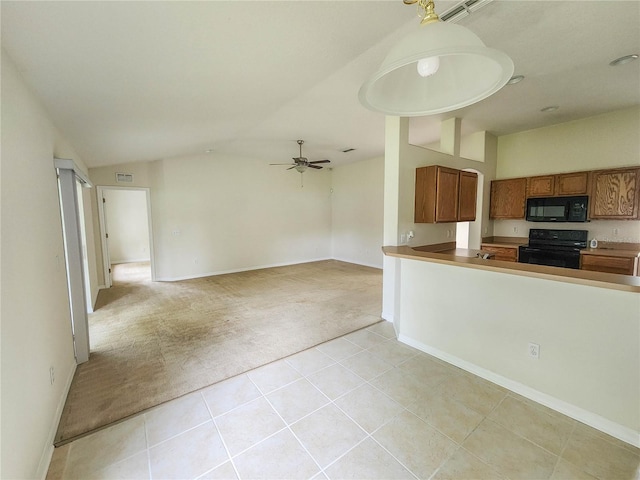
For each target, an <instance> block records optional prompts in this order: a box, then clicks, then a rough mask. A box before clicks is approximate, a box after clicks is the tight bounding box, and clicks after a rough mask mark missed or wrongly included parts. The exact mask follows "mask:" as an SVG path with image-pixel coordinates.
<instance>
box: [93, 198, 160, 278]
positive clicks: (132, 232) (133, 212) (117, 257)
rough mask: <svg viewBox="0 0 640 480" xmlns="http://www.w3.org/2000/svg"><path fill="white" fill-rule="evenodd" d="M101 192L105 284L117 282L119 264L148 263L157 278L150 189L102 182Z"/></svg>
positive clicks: (99, 201) (100, 208) (100, 206)
mask: <svg viewBox="0 0 640 480" xmlns="http://www.w3.org/2000/svg"><path fill="white" fill-rule="evenodd" d="M97 193H98V214H99V220H100V236H101V238H102V258H103V269H104V284H105V287H107V288H109V287H111V286H112V285H113V270H114V268H113V267H114V265H117V264H127V263H131V264H133V263H136V264H140V265H141V266H142V267H141V268H144V266H145V265H146V266H147V268H148V276H149V279H150V280H151V281H153V280H155V268H154V259H153V229H152V225H151V202H150V192H149V189H148V188H136V187H106V186H99V187H97ZM139 271H140V270H139V269H138V272H139ZM138 274H139V273H138Z"/></svg>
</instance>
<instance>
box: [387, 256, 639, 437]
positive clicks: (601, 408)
mask: <svg viewBox="0 0 640 480" xmlns="http://www.w3.org/2000/svg"><path fill="white" fill-rule="evenodd" d="M383 252H384V254H385V258H389V259H393V260H395V261H396V262H397V263H396V275H397V277H396V278H397V282H398V284H399V285H400V287H401V288H400V290H399V292H398V294H397V297H396V302H395V309H394V311H393V318H394V324H395V328H396V331H397V333H398V339H399V340H400V341H402V342H403V343H406V344H407V345H410V346H413V347H415V348H417V349H419V350H421V351H423V352H425V353H427V354H429V355H432V356H434V357H436V358H439V359H441V360H443V361H446V362H448V363H450V364H452V365H455V366H458V367H460V368H462V369H464V370H466V371H469V372H471V373H473V374H475V375H478V376H480V377H482V378H485V379H487V380H489V381H492V382H494V383H496V384H498V385H500V386H502V387H504V388H507V389H509V390H511V391H514V392H516V393H518V394H520V395H523V396H525V397H527V398H530V399H532V400H534V401H536V402H538V403H540V404H543V405H545V406H547V407H549V408H552V409H554V410H556V411H559V412H561V413H563V414H565V415H567V416H570V417H572V418H574V419H576V420H579V421H581V422H583V423H586V424H588V425H590V426H592V427H594V428H597V429H599V430H601V431H603V432H605V433H608V434H609V435H612V436H614V437H616V438H619V439H621V440H623V441H625V442H627V443H630V444H632V445H635V446H640V411H638V404H640V367H639V366H640V295H639V293H640V278H639V277H636V276H630V275H619V274H610V273H602V272H590V271H585V270H576V269H566V268H559V267H548V266H541V265H530V264H522V263H516V262H509V261H501V260H484V259H482V258H478V257H477V256H476V255H477V253H479V252H482V251H481V250H473V249H471V250H467V249H454V250H452V251H451V250H450V251H446V250H445V251H436V252H433V251H432V252H429V251H421V250H417V249H413V248H411V247H408V246H390V247H383ZM530 344H534V345H535V346H537V348H538V349H539V350H538V351H539V357H538V358H532V357H531V356H530V355H529V345H530Z"/></svg>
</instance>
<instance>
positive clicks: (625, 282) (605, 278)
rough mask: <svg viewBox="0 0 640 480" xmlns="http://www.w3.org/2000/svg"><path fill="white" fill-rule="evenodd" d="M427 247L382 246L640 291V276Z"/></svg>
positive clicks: (396, 252) (390, 252) (425, 257)
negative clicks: (486, 258)
mask: <svg viewBox="0 0 640 480" xmlns="http://www.w3.org/2000/svg"><path fill="white" fill-rule="evenodd" d="M428 250H430V246H423V247H416V248H412V247H409V246H407V245H400V246H388V247H382V251H383V253H384V254H385V255H387V256H390V257H397V258H405V259H409V260H418V261H423V262H433V263H441V264H446V265H456V266H459V267H463V268H476V269H481V270H489V271H494V272H501V273H505V274H510V275H521V276H526V277H534V278H543V279H547V280H552V281H557V282H565V283H574V284H579V285H589V286H593V287H600V288H609V289H612V290H622V291H626V292H634V293H640V277H636V276H631V275H619V274H615V273H602V272H591V271H587V270H574V269H571V268H561V267H548V266H545V265H530V264H528V263H514V262H505V261H501V260H493V259H489V260H483V259H482V258H479V257H478V256H477V255H478V253H482V250H473V249H464V248H453V249H452V248H442V249H440V250H438V251H428ZM432 250H433V249H432Z"/></svg>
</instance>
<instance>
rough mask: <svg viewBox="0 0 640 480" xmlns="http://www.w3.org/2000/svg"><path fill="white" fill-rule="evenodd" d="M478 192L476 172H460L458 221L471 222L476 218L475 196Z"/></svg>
mask: <svg viewBox="0 0 640 480" xmlns="http://www.w3.org/2000/svg"><path fill="white" fill-rule="evenodd" d="M477 193H478V174H477V173H473V172H465V171H461V172H460V195H459V202H458V221H459V222H473V221H474V220H475V219H476V198H477Z"/></svg>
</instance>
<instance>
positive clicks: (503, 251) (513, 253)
mask: <svg viewBox="0 0 640 480" xmlns="http://www.w3.org/2000/svg"><path fill="white" fill-rule="evenodd" d="M480 249H481V250H482V251H483V252H488V253H493V254H494V255H495V257H494V259H495V260H503V261H505V262H517V261H518V247H496V246H494V245H486V244H484V243H483V244H482V245H481V246H480Z"/></svg>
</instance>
